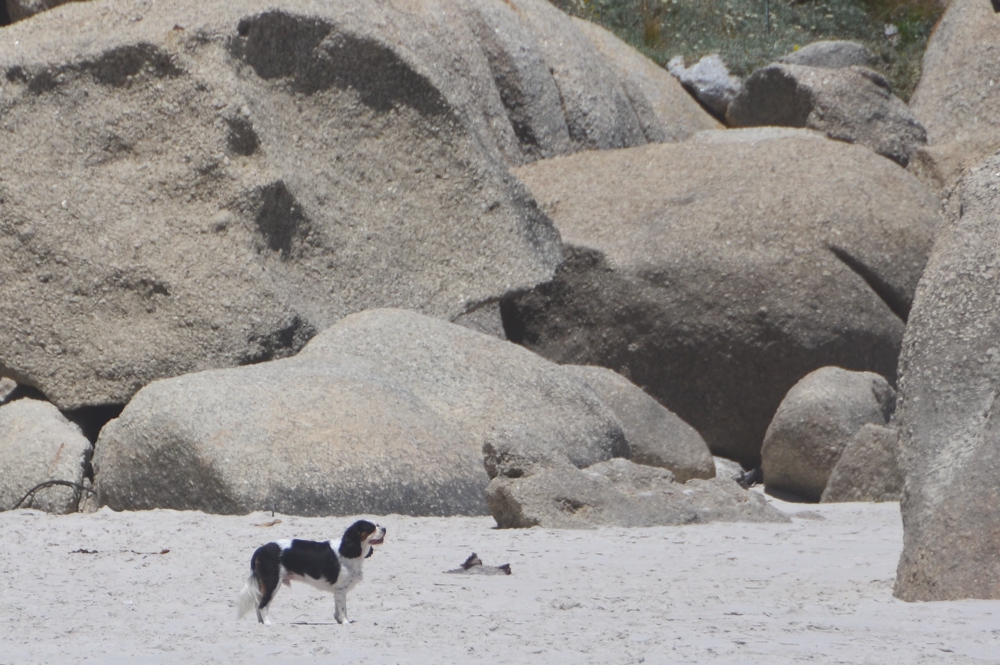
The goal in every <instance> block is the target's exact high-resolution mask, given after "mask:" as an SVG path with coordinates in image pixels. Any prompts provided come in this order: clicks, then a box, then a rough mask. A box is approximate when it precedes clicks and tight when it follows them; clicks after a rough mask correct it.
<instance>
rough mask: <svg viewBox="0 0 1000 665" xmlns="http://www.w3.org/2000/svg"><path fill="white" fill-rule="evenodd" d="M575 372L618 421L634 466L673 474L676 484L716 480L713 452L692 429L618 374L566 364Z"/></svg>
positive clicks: (605, 369)
mask: <svg viewBox="0 0 1000 665" xmlns="http://www.w3.org/2000/svg"><path fill="white" fill-rule="evenodd" d="M565 367H566V368H567V369H570V370H572V371H573V372H576V374H577V375H578V376H579V377H580V378H581V379H583V380H584V381H585V382H586V383H587V385H588V386H590V387H591V388H592V389H593V390H594V392H595V393H597V396H598V397H600V398H601V399H602V400H604V403H605V404H607V405H608V406H610V407H611V410H612V411H614V412H615V415H616V416H618V420H619V421H621V424H622V429H623V430H624V431H625V438H626V439H628V443H629V448H630V449H631V451H632V455H631V457H629V459H630V460H631V461H633V462H635V463H636V464H646V465H649V466H659V467H663V468H665V469H669V470H670V471H672V472H673V474H674V478H676V480H677V482H679V483H685V482H687V481H688V480H690V479H692V478H713V477H715V462H714V461H713V460H712V453H711V452H709V450H708V445H707V444H706V443H705V440H704V439H702V438H701V435H699V434H698V432H696V431H695V430H694V428H693V427H691V426H690V425H688V424H687V423H686V422H684V421H683V420H681V419H680V418H678V417H677V415H675V414H674V413H672V412H671V411H670V410H668V409H665V408H664V407H663V406H661V405H660V403H659V402H657V401H656V400H655V399H653V398H652V397H650V396H649V395H647V394H646V393H644V392H643V391H642V390H641V389H640V388H639V387H638V386H636V385H635V384H634V383H632V382H631V381H629V380H628V379H626V378H625V377H624V376H622V375H621V374H618V373H617V372H613V371H611V370H610V369H607V368H605V367H594V366H584V365H565Z"/></svg>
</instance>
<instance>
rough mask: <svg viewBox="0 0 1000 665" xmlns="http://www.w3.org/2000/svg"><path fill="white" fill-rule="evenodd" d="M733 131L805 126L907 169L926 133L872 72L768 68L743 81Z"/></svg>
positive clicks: (729, 115)
mask: <svg viewBox="0 0 1000 665" xmlns="http://www.w3.org/2000/svg"><path fill="white" fill-rule="evenodd" d="M726 122H727V123H728V124H729V125H731V126H733V127H752V126H755V125H783V126H788V127H808V128H810V129H815V130H817V131H821V132H823V133H824V134H826V135H827V136H829V137H830V138H832V139H836V140H838V141H846V142H848V143H859V144H861V145H864V146H868V147H869V148H871V149H872V150H874V151H875V152H877V153H878V154H880V155H882V156H884V157H888V158H889V159H891V160H893V161H895V162H897V163H899V164H900V165H902V166H906V165H907V164H908V163H909V161H910V159H911V157H912V156H913V153H914V152H915V151H916V150H917V148H919V147H920V146H922V145H924V144H925V143H927V133H926V132H925V130H924V128H923V127H922V126H921V124H920V123H919V122H918V121H917V119H916V118H915V117H914V116H913V114H912V113H911V112H910V110H909V108H908V107H907V106H906V104H905V103H904V102H903V101H902V100H901V99H899V98H898V97H896V96H895V95H893V94H892V90H891V89H890V87H889V83H888V81H886V80H885V78H884V77H883V76H882V75H881V74H879V73H878V72H875V71H873V70H871V69H867V68H865V67H848V68H844V69H827V68H822V67H805V66H801V65H787V64H772V65H768V66H767V67H763V68H761V69H758V70H757V71H755V72H754V73H753V74H751V75H750V77H749V78H747V80H746V82H745V83H744V85H743V90H742V92H740V94H739V95H738V96H737V97H736V98H735V99H734V100H733V101H732V103H731V104H730V105H729V109H728V110H727V111H726Z"/></svg>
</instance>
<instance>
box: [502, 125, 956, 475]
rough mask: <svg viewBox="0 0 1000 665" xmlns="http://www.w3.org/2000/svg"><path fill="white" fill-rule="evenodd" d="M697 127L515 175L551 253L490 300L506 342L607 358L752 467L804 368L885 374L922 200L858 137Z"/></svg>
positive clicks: (920, 236)
mask: <svg viewBox="0 0 1000 665" xmlns="http://www.w3.org/2000/svg"><path fill="white" fill-rule="evenodd" d="M708 134H710V135H712V136H713V137H717V138H714V139H713V140H711V141H698V140H694V139H693V140H691V141H688V142H686V143H681V144H658V145H650V146H644V147H640V148H632V149H629V150H619V151H608V152H592V153H585V154H577V155H573V156H570V157H563V158H556V159H552V160H545V161H542V162H536V163H535V164H533V165H530V166H527V167H524V168H521V169H519V170H518V175H519V176H520V177H521V178H522V179H523V180H524V182H525V183H526V184H527V185H528V186H529V187H530V188H531V190H532V193H533V194H534V195H535V197H536V198H537V199H538V201H539V203H540V204H541V205H542V207H543V208H544V209H545V210H546V211H547V212H548V213H549V215H550V216H551V217H552V219H553V220H554V221H555V222H556V224H557V225H558V227H559V230H560V233H561V234H562V237H563V242H564V244H565V245H566V248H567V251H566V260H565V262H564V263H563V264H562V265H561V266H560V267H559V269H558V270H557V271H556V278H555V280H554V281H553V282H552V283H550V284H546V285H543V286H540V287H538V288H536V289H534V290H533V291H531V292H528V293H525V294H521V295H517V296H514V297H510V298H508V299H505V300H504V301H503V303H502V307H501V310H502V313H503V317H504V328H505V330H506V332H507V334H508V336H509V337H510V338H511V339H512V340H515V341H518V342H520V343H523V344H525V345H526V346H528V347H529V348H531V349H534V350H536V351H538V352H539V353H541V354H543V355H544V356H546V357H548V358H551V359H553V360H556V361H557V362H560V363H570V364H590V365H602V366H604V367H608V368H611V369H614V370H615V371H617V372H619V373H620V374H623V375H624V376H626V377H628V378H629V379H630V380H631V381H632V382H633V383H635V384H636V385H637V386H639V387H640V388H642V389H643V390H644V391H645V392H647V393H648V394H650V395H652V396H653V397H654V398H656V399H657V400H658V401H659V402H660V403H661V404H663V405H664V406H666V407H667V408H668V409H670V410H671V411H673V412H674V413H676V414H677V415H678V416H680V417H681V418H682V419H684V421H685V422H687V423H689V424H690V425H691V426H692V427H694V428H695V429H696V430H697V431H698V432H699V433H700V434H701V436H702V437H703V438H704V439H705V441H706V442H707V443H708V445H709V447H710V448H711V450H712V452H713V453H714V454H717V455H722V456H724V457H729V458H731V459H735V460H738V461H740V462H742V463H743V464H744V465H746V466H747V467H748V468H750V467H753V466H756V465H757V464H759V462H760V446H761V442H762V441H763V439H764V432H765V430H766V429H767V426H768V424H769V423H770V421H771V416H772V415H773V414H774V412H775V410H776V409H777V408H778V404H779V403H780V402H781V399H782V398H783V397H784V395H785V393H787V392H788V390H789V388H791V387H792V386H793V385H794V384H795V383H796V382H797V381H798V380H799V379H801V378H802V377H803V376H805V375H806V374H808V373H809V372H811V371H813V370H815V369H818V368H820V367H823V366H826V365H838V366H841V367H844V368H847V369H852V370H864V371H872V372H877V373H879V374H882V375H883V376H885V377H887V378H891V377H893V376H895V369H896V358H897V356H898V353H899V345H900V343H901V340H902V335H903V330H904V327H905V321H906V317H907V314H908V311H909V306H910V300H911V298H912V295H913V291H914V289H915V287H916V284H917V280H918V279H919V277H920V274H921V272H922V271H923V266H924V263H925V261H926V257H927V253H928V251H929V248H930V244H931V240H932V237H933V233H934V230H935V227H936V225H937V223H938V212H937V209H938V203H937V201H936V200H935V199H934V197H933V196H931V195H930V193H929V192H928V191H927V190H926V189H925V188H924V187H923V186H922V185H921V184H920V183H919V182H918V181H917V180H916V179H915V178H914V177H913V176H911V175H910V174H908V173H906V171H904V170H903V169H900V168H899V167H898V166H897V165H895V164H893V163H892V162H890V161H888V160H886V159H883V158H881V157H878V156H877V155H875V154H874V153H872V152H871V151H869V150H867V149H866V148H862V147H860V146H853V145H848V144H844V143H840V142H834V141H828V140H826V139H823V138H820V137H817V136H816V134H815V133H812V132H804V131H803V130H791V129H782V130H780V131H777V132H776V133H775V132H774V131H772V130H742V131H741V130H729V131H726V132H708ZM741 136H743V137H744V139H745V140H742V141H741V140H740V137H741ZM727 138H728V140H727Z"/></svg>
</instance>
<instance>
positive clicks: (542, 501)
mask: <svg viewBox="0 0 1000 665" xmlns="http://www.w3.org/2000/svg"><path fill="white" fill-rule="evenodd" d="M487 502H488V503H489V506H490V512H491V513H492V514H493V517H494V518H495V519H496V521H497V525H498V526H499V527H500V528H502V529H509V528H526V527H532V526H541V527H543V528H548V529H553V528H555V529H580V528H589V527H593V526H600V525H614V526H625V527H635V526H663V525H679V524H700V523H705V522H737V521H739V522H787V521H789V519H788V517H787V516H785V515H783V514H782V513H780V512H779V511H777V510H776V509H774V508H773V507H771V506H770V505H768V503H767V501H766V500H765V498H764V497H763V496H762V495H761V494H758V493H756V492H746V491H744V490H742V489H741V488H740V487H739V485H737V484H736V483H735V482H734V481H732V480H728V479H722V478H713V479H711V480H700V479H695V480H691V481H689V482H687V483H683V484H682V483H677V482H674V478H673V474H671V473H670V471H668V470H667V469H662V468H656V467H650V466H645V465H641V464H635V463H633V462H630V461H627V460H622V459H615V460H609V461H607V462H602V463H599V464H595V465H593V466H591V467H588V468H586V469H578V468H576V467H574V466H572V465H569V464H563V465H548V466H544V467H539V468H537V469H536V470H535V471H534V472H533V473H531V474H530V475H527V476H522V477H516V478H508V477H504V476H497V477H496V478H494V479H493V480H492V481H490V485H489V488H488V489H487Z"/></svg>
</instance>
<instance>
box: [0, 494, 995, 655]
mask: <svg viewBox="0 0 1000 665" xmlns="http://www.w3.org/2000/svg"><path fill="white" fill-rule="evenodd" d="M775 505H777V506H778V507H779V508H781V509H782V510H785V511H787V512H792V513H794V512H805V513H808V514H809V515H811V518H805V517H804V518H797V519H794V520H793V522H792V523H791V524H710V525H701V526H685V527H655V528H646V529H618V528H601V529H597V530H594V531H547V530H543V529H528V530H505V531H501V530H497V529H494V528H492V527H493V524H494V523H493V520H492V519H491V518H412V517H403V516H398V515H390V516H385V517H379V518H376V521H378V522H380V523H381V524H382V525H384V526H386V527H388V536H387V539H386V543H385V545H384V546H382V547H381V548H380V550H379V551H378V552H377V553H376V554H375V556H373V557H372V558H371V559H369V560H368V562H367V563H366V566H365V575H366V579H365V581H364V582H363V583H362V584H361V585H360V586H359V587H358V588H357V589H355V590H354V591H353V592H352V593H351V595H350V597H349V603H348V605H349V611H350V615H351V617H352V618H354V619H355V620H356V623H354V624H352V625H350V626H339V625H336V624H333V609H334V602H333V597H332V595H327V594H322V593H320V592H318V591H315V590H313V589H311V588H309V587H307V586H305V585H302V584H295V585H293V587H292V589H290V590H289V589H283V590H282V591H281V593H280V594H279V595H278V597H277V600H276V601H275V604H274V606H273V619H274V620H275V625H273V626H270V627H264V626H258V625H257V623H256V622H255V621H254V620H253V619H252V614H251V616H250V617H245V618H244V619H243V621H240V622H237V621H236V619H235V615H234V605H233V600H234V597H235V595H236V592H237V591H238V589H239V588H240V586H241V585H242V584H243V580H244V579H245V577H246V573H247V571H248V562H249V558H250V554H251V553H252V552H253V550H254V548H255V547H256V546H258V545H260V544H262V543H264V542H267V541H269V540H272V539H276V538H287V537H292V536H300V537H307V538H324V537H330V536H333V535H336V536H338V537H339V534H340V532H342V531H343V529H344V528H345V527H346V526H347V525H348V524H349V523H350V522H351V521H352V519H351V518H347V517H344V518H322V519H320V518H311V519H307V518H299V517H289V516H285V515H278V516H277V519H280V520H281V523H280V524H277V525H275V526H272V527H261V526H254V525H255V524H261V523H265V522H268V521H271V520H272V519H273V518H272V517H271V516H270V514H265V513H256V514H253V515H246V516H239V517H228V516H216V515H205V514H202V513H195V512H174V511H166V510H163V511H152V512H142V513H114V512H111V511H109V510H106V509H105V510H102V511H100V512H98V513H95V514H90V515H81V514H75V515H66V516H51V515H46V514H44V513H39V512H36V511H25V510H20V511H13V512H7V513H0V529H2V533H3V539H2V541H0V542H2V544H0V561H2V563H3V568H4V571H3V575H2V577H0V626H2V630H0V663H19V664H20V663H46V664H49V663H56V662H67V661H68V662H85V663H123V664H124V663H129V664H130V665H132V664H141V663H245V662H261V663H263V662H266V663H291V662H308V663H338V664H342V663H348V662H356V661H360V660H361V659H364V660H365V661H367V662H368V663H371V664H376V665H377V664H381V663H420V664H423V663H427V664H431V663H434V664H437V663H458V662H462V663H466V662H487V663H490V664H491V665H496V664H499V663H554V662H560V663H637V662H646V663H667V662H669V663H762V664H766V665H775V664H780V663H799V662H810V663H817V662H818V663H850V664H851V665H858V664H861V663H872V664H876V663H877V664H879V665H882V664H885V663H908V664H915V663H949V664H953V663H958V664H962V663H996V662H998V661H1000V602H993V601H989V602H988V601H963V602H948V603H917V604H907V603H903V602H900V601H897V600H895V599H893V597H892V581H893V576H894V573H895V567H896V561H897V558H898V556H899V552H900V549H901V539H902V527H901V524H900V517H899V506H898V504H877V505H873V504H830V505H809V506H804V505H793V504H786V503H782V502H778V501H775ZM369 517H370V516H369ZM81 549H83V550H96V552H97V553H96V554H86V553H73V551H74V550H81ZM164 549H169V550H170V551H169V552H168V553H166V554H157V552H160V551H161V550H164ZM473 551H475V552H477V553H478V554H479V556H480V558H482V560H483V561H484V562H485V563H486V564H493V565H496V564H501V563H508V562H509V563H510V564H511V567H512V569H513V573H514V574H513V575H511V576H509V577H508V576H495V577H492V576H474V577H473V576H457V575H448V574H444V572H443V571H445V570H449V569H452V568H455V567H456V566H458V564H460V563H461V562H462V561H464V560H465V558H466V557H467V556H468V555H469V554H470V553H471V552H473ZM296 622H300V623H296Z"/></svg>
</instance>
